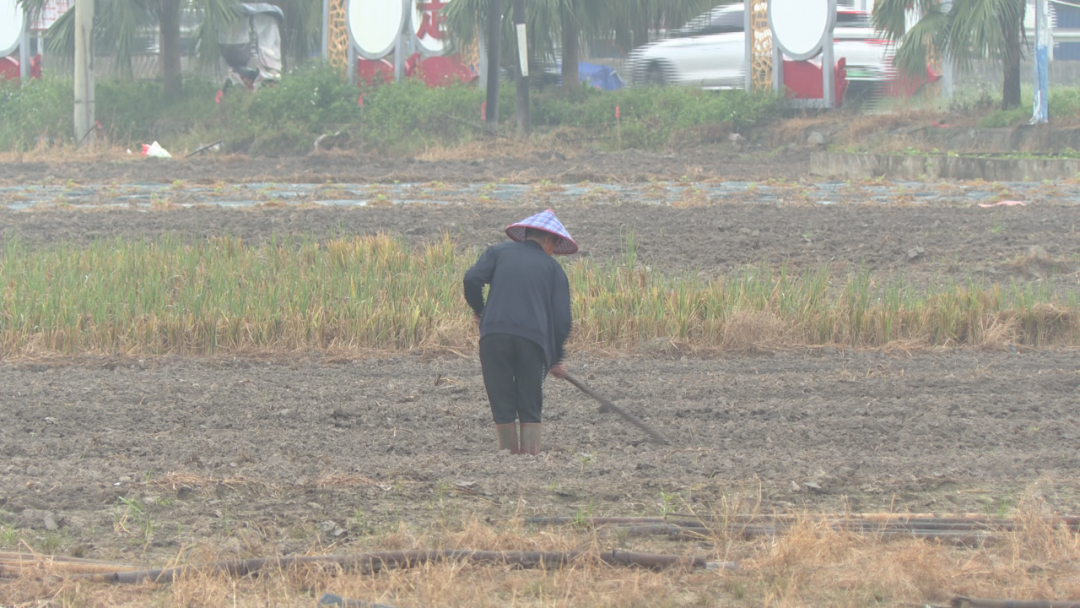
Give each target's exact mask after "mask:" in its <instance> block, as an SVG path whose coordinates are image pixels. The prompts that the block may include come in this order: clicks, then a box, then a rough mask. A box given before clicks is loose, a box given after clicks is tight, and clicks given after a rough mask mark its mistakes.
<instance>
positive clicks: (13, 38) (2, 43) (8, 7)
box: [0, 0, 23, 57]
mask: <svg viewBox="0 0 1080 608" xmlns="http://www.w3.org/2000/svg"><path fill="white" fill-rule="evenodd" d="M22 29H23V11H22V8H21V7H19V6H16V5H15V0H0V57H7V56H8V55H10V54H11V52H12V51H14V50H15V49H16V48H18V47H19V36H21V35H22Z"/></svg>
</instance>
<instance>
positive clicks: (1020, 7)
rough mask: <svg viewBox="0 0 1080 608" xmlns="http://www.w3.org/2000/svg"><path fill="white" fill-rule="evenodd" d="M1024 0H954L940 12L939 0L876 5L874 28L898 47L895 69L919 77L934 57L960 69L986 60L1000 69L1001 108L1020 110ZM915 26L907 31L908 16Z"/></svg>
mask: <svg viewBox="0 0 1080 608" xmlns="http://www.w3.org/2000/svg"><path fill="white" fill-rule="evenodd" d="M1026 4H1027V3H1026V1H1025V0H953V2H952V6H951V7H950V8H948V10H945V9H944V8H943V7H942V2H941V0H877V2H875V3H874V14H873V21H874V28H875V29H877V30H878V32H880V33H881V34H882V36H883V37H885V38H886V39H887V40H889V41H890V42H892V43H894V44H896V45H897V49H896V67H897V68H898V69H899V70H900V72H901V73H903V74H906V75H910V76H915V77H921V76H923V75H924V74H925V73H926V64H927V62H928V60H929V59H930V57H931V56H932V55H933V54H934V53H939V54H940V55H942V56H943V58H944V59H945V60H947V61H953V62H955V64H956V65H957V67H960V68H961V69H965V68H970V67H971V65H972V63H973V62H974V61H975V60H978V59H987V58H988V59H991V60H993V61H995V62H997V63H1000V64H1001V66H1002V68H1003V79H1002V80H1003V83H1002V92H1001V108H1002V109H1003V110H1009V109H1012V108H1016V107H1019V106H1020V59H1021V55H1022V44H1021V43H1022V37H1023V36H1024V11H1025V9H1026ZM909 9H913V10H914V11H915V14H916V15H917V16H918V17H919V21H918V23H916V24H915V25H914V26H912V27H911V28H910V29H908V28H907V11H908V10H909Z"/></svg>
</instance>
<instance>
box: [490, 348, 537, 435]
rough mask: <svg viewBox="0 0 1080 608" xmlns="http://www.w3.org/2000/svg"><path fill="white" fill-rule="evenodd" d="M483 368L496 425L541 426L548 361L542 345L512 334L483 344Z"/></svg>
mask: <svg viewBox="0 0 1080 608" xmlns="http://www.w3.org/2000/svg"><path fill="white" fill-rule="evenodd" d="M480 365H481V366H482V367H483V369H484V386H485V387H486V388H487V394H488V401H490V402H491V415H492V417H494V418H495V424H510V423H512V422H514V421H515V420H518V419H520V420H521V422H523V423H536V422H540V410H541V409H542V408H543V404H544V392H543V389H544V376H546V375H547V358H546V357H545V356H544V350H543V349H542V348H540V345H539V344H537V343H536V342H533V341H532V340H529V339H528V338H522V337H521V336H513V335H510V334H488V335H486V336H484V337H483V338H482V339H481V340H480Z"/></svg>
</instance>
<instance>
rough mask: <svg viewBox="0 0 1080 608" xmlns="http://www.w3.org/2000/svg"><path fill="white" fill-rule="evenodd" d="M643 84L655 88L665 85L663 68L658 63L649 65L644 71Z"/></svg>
mask: <svg viewBox="0 0 1080 608" xmlns="http://www.w3.org/2000/svg"><path fill="white" fill-rule="evenodd" d="M645 84H646V85H649V86H657V87H661V86H664V85H665V84H667V75H666V74H664V68H663V66H661V65H660V63H659V62H657V61H654V62H652V63H650V64H649V67H648V69H646V70H645Z"/></svg>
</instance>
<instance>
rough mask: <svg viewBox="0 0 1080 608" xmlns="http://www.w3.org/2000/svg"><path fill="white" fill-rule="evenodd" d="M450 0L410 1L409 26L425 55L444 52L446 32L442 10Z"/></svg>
mask: <svg viewBox="0 0 1080 608" xmlns="http://www.w3.org/2000/svg"><path fill="white" fill-rule="evenodd" d="M447 4H450V0H412V13H411V17H410V19H411V22H410V26H411V27H412V33H413V35H414V36H416V41H417V43H419V44H420V48H421V49H422V50H423V52H424V54H425V55H442V54H443V52H444V51H445V50H446V38H445V37H446V30H445V29H444V28H443V25H442V24H443V15H442V9H443V7H445V6H446V5H447Z"/></svg>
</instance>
